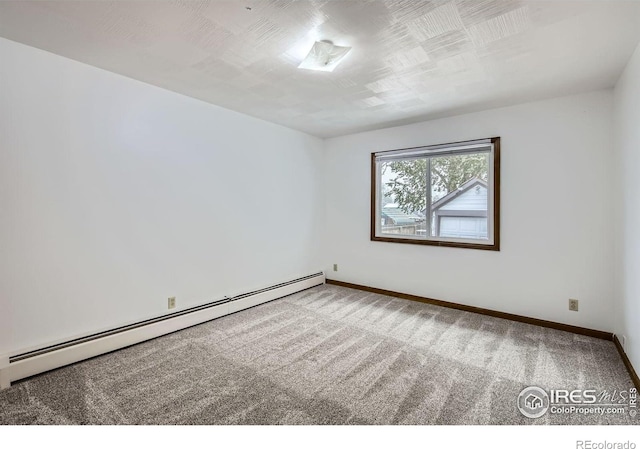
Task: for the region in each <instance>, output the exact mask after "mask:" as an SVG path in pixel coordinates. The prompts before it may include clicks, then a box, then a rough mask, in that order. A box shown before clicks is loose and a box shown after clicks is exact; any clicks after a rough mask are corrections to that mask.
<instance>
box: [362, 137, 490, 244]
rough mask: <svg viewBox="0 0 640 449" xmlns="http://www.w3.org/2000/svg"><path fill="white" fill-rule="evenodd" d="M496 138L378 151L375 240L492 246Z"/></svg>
mask: <svg viewBox="0 0 640 449" xmlns="http://www.w3.org/2000/svg"><path fill="white" fill-rule="evenodd" d="M494 140H496V142H499V141H497V138H496V139H491V140H484V141H474V142H465V143H463V144H458V145H446V146H442V145H439V146H437V147H424V148H418V149H411V150H397V151H391V152H381V153H375V154H374V163H375V164H376V165H375V170H376V179H377V181H376V188H375V192H376V197H377V207H376V217H375V221H374V225H375V228H376V229H375V233H374V234H372V238H374V237H383V238H387V239H388V238H397V239H411V240H413V241H411V243H415V240H422V239H424V240H430V241H432V240H438V241H440V240H442V241H450V242H454V243H455V242H473V243H480V244H493V240H494V239H493V236H491V235H489V233H490V231H491V229H492V228H493V223H492V216H491V209H492V208H493V204H492V197H491V193H492V190H493V186H492V185H491V183H492V181H493V179H494V178H493V175H492V170H493V168H494V167H493V165H492V160H493V161H494V162H495V157H496V145H495V144H494ZM374 240H375V238H374ZM438 244H440V243H438ZM450 246H457V245H450ZM492 249H494V248H492Z"/></svg>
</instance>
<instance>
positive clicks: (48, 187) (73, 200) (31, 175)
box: [0, 39, 322, 354]
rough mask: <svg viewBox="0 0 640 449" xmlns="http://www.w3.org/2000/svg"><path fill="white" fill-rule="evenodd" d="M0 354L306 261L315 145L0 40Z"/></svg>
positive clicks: (312, 245) (312, 239) (313, 229)
mask: <svg viewBox="0 0 640 449" xmlns="http://www.w3.org/2000/svg"><path fill="white" fill-rule="evenodd" d="M0 61H2V62H1V63H0V205H1V206H0V354H2V353H3V352H12V353H15V352H17V351H20V350H22V349H25V348H30V347H34V346H36V347H37V346H41V345H43V344H47V343H51V342H55V341H60V340H65V339H67V338H69V337H73V336H78V335H84V334H87V333H92V332H95V331H99V330H103V329H107V328H111V327H113V326H116V325H122V324H127V323H130V322H135V321H137V320H140V319H144V318H149V317H153V316H158V315H160V314H162V313H166V312H167V310H166V309H167V297H169V296H176V297H177V302H178V308H184V307H188V306H193V305H197V304H201V303H203V302H207V301H210V300H213V299H219V298H221V297H223V296H224V295H233V294H237V293H240V292H246V291H249V290H251V289H254V288H258V287H264V286H269V285H272V284H274V283H277V282H281V281H285V280H290V279H293V278H296V277H299V276H302V275H306V274H310V273H314V272H317V271H319V269H320V268H321V263H320V260H319V256H318V248H319V245H318V241H317V240H318V235H319V234H320V233H321V231H322V230H321V225H322V219H321V216H320V213H321V209H322V208H318V204H321V203H322V189H321V174H320V170H319V166H321V164H322V141H321V140H320V139H317V138H314V137H310V136H308V135H305V134H303V133H300V132H296V131H292V130H289V129H286V128H283V127H281V126H277V125H273V124H270V123H267V122H264V121H261V120H257V119H253V118H250V117H247V116H244V115H242V114H238V113H235V112H232V111H228V110H225V109H222V108H219V107H215V106H212V105H209V104H206V103H203V102H201V101H198V100H194V99H191V98H188V97H185V96H182V95H178V94H176V93H173V92H169V91H166V90H162V89H160V88H156V87H153V86H149V85H146V84H144V83H141V82H138V81H135V80H131V79H128V78H125V77H122V76H119V75H115V74H113V73H110V72H106V71H103V70H100V69H97V68H94V67H91V66H87V65H84V64H81V63H78V62H75V61H72V60H69V59H65V58H62V57H59V56H56V55H53V54H50V53H47V52H44V51H40V50H37V49H34V48H31V47H27V46H24V45H21V44H17V43H14V42H11V41H7V40H4V39H0Z"/></svg>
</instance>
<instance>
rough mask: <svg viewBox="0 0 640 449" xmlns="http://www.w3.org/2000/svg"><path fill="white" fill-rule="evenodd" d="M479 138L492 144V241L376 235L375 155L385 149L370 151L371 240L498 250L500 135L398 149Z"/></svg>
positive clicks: (467, 141)
mask: <svg viewBox="0 0 640 449" xmlns="http://www.w3.org/2000/svg"><path fill="white" fill-rule="evenodd" d="M479 140H488V141H489V140H490V141H491V144H492V145H493V186H492V191H493V215H492V218H493V243H488V244H484V243H472V242H453V241H446V240H435V239H433V240H428V239H424V240H420V239H409V238H396V237H388V236H384V237H383V236H378V235H376V226H377V221H378V218H377V201H378V198H377V195H378V192H377V176H378V174H377V169H376V155H378V154H383V153H387V152H386V151H377V152H374V153H371V235H370V237H371V241H375V242H388V243H404V244H410V245H428V246H442V247H451V248H467V249H481V250H487V251H500V137H491V138H485V139H474V140H465V141H460V142H450V143H446V144H440V145H426V146H424V147H415V148H403V149H399V150H413V149H419V148H430V147H437V146H441V145H447V146H449V145H450V146H457V145H460V146H462V145H464V144H468V143H472V142H477V141H479ZM399 150H390V151H399Z"/></svg>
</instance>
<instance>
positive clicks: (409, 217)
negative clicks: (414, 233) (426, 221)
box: [381, 203, 423, 225]
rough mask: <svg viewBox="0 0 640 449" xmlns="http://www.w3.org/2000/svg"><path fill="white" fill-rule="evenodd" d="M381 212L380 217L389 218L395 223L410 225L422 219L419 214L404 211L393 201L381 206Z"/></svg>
mask: <svg viewBox="0 0 640 449" xmlns="http://www.w3.org/2000/svg"><path fill="white" fill-rule="evenodd" d="M381 213H382V217H384V218H389V219H391V220H392V221H393V223H395V224H396V225H410V224H415V223H416V222H417V221H420V220H423V217H420V216H419V215H416V214H408V213H406V212H404V211H403V210H402V209H400V207H398V205H397V204H395V203H391V204H387V205H386V206H383V207H382V211H381Z"/></svg>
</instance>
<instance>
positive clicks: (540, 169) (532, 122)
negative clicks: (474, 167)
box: [324, 90, 614, 331]
mask: <svg viewBox="0 0 640 449" xmlns="http://www.w3.org/2000/svg"><path fill="white" fill-rule="evenodd" d="M611 113H612V92H611V91H610V90H607V91H599V92H592V93H588V94H583V95H578V96H572V97H565V98H558V99H553V100H548V101H541V102H536V103H530V104H524V105H520V106H515V107H509V108H502V109H495V110H489V111H484V112H480V113H475V114H469V115H463V116H458V117H453V118H447V119H442V120H435V121H430V122H424V123H419V124H414V125H409V126H402V127H396V128H390V129H382V130H377V131H372V132H366V133H361V134H354V135H349V136H345V137H338V138H334V139H329V140H327V141H326V142H325V169H326V173H325V183H326V186H325V189H326V200H327V204H326V213H327V221H326V223H327V225H326V230H325V232H326V244H325V254H324V266H325V269H326V271H327V275H328V277H329V278H332V279H337V280H343V281H347V282H353V283H357V284H364V285H369V286H373V287H379V288H384V289H390V290H395V291H400V292H406V293H412V294H417V295H422V296H427V297H431V298H436V299H442V300H446V301H453V302H457V303H462V304H468V305H472V306H477V307H484V308H488V309H493V310H499V311H504V312H510V313H516V314H521V315H525V316H529V317H535V318H541V319H547V320H552V321H556V322H563V323H568V324H572V325H578V326H584V327H588V328H593V329H600V330H605V331H611V330H612V328H613V319H612V313H611V311H612V301H613V298H612V294H613V237H612V234H611V217H612V213H613V206H612V199H611V197H612V194H613V193H614V192H613V188H612V186H611V184H612V180H613V176H612V168H613V162H612V148H611V146H612V145H611V137H612V136H611V132H612V130H611ZM493 136H500V137H501V150H502V152H501V159H502V170H501V176H502V189H501V194H502V203H501V233H502V234H501V243H500V244H501V251H499V252H491V251H482V250H470V249H460V248H439V247H431V246H420V245H407V244H394V243H385V242H372V241H370V239H369V226H370V225H369V223H370V215H369V214H370V210H369V209H370V206H369V204H370V198H369V197H370V155H371V152H375V151H381V150H392V149H397V148H407V147H414V146H420V145H430V144H438V143H445V142H452V141H460V140H467V139H477V138H485V137H493ZM333 263H337V264H338V265H339V271H338V272H332V271H330V270H331V267H332V264H333ZM569 298H578V299H579V300H580V312H578V313H576V312H569V310H568V299H569Z"/></svg>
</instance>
